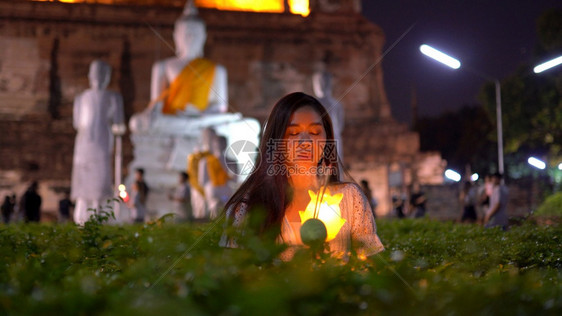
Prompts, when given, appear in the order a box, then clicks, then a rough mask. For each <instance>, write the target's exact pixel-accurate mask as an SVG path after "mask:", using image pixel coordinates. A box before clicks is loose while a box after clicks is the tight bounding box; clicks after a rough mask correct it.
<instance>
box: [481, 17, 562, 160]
mask: <svg viewBox="0 0 562 316" xmlns="http://www.w3.org/2000/svg"><path fill="white" fill-rule="evenodd" d="M537 32H538V37H539V40H540V43H539V46H538V47H537V48H536V50H535V56H536V57H535V58H534V60H533V61H532V62H533V63H532V64H526V65H522V66H520V67H519V68H518V69H517V70H516V71H515V72H514V73H513V74H512V75H510V76H509V77H507V78H506V79H504V80H502V82H501V87H502V110H503V113H502V119H503V133H504V144H505V145H504V151H505V154H506V162H507V161H508V159H511V160H515V161H513V162H514V163H516V162H519V163H524V161H526V157H528V156H530V155H535V156H540V157H542V158H543V159H546V160H547V161H548V162H549V163H550V165H551V166H554V165H558V163H560V162H561V161H562V98H561V97H562V69H561V68H557V69H552V70H549V71H547V72H545V73H541V74H534V73H532V65H536V64H539V63H541V62H543V61H545V60H548V59H550V58H552V57H555V53H558V54H559V53H560V51H562V10H561V9H553V10H549V11H547V12H545V13H544V14H543V15H542V16H541V17H540V18H539V19H538V21H537ZM481 100H482V103H483V105H484V108H485V109H486V110H487V112H488V114H489V116H490V117H492V118H493V119H494V120H495V90H494V84H493V83H488V84H486V85H485V86H484V87H483V89H482V92H481ZM522 159H523V160H524V161H523V162H522V161H521V160H522Z"/></svg>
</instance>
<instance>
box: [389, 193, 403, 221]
mask: <svg viewBox="0 0 562 316" xmlns="http://www.w3.org/2000/svg"><path fill="white" fill-rule="evenodd" d="M405 201H406V198H405V197H404V196H398V195H396V194H394V195H393V196H392V208H393V210H394V213H396V216H397V217H398V218H404V217H406V215H405V214H404V202H405Z"/></svg>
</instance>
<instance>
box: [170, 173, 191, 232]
mask: <svg viewBox="0 0 562 316" xmlns="http://www.w3.org/2000/svg"><path fill="white" fill-rule="evenodd" d="M168 198H169V199H170V200H172V201H173V204H174V214H175V215H176V221H180V222H185V221H190V220H191V219H192V214H191V186H190V185H189V176H188V175H187V173H186V172H180V174H179V183H178V186H177V187H176V188H175V190H174V192H173V193H170V195H169V196H168Z"/></svg>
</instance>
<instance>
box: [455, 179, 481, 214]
mask: <svg viewBox="0 0 562 316" xmlns="http://www.w3.org/2000/svg"><path fill="white" fill-rule="evenodd" d="M459 200H460V202H461V204H462V215H461V219H460V222H461V223H464V222H465V221H468V222H470V223H474V222H476V219H477V215H476V204H477V203H478V192H477V190H476V187H475V186H474V185H472V182H470V181H466V182H465V183H464V186H463V189H462V190H461V193H460V195H459Z"/></svg>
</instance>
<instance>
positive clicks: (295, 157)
mask: <svg viewBox="0 0 562 316" xmlns="http://www.w3.org/2000/svg"><path fill="white" fill-rule="evenodd" d="M284 140H285V141H286V164H287V165H288V166H295V165H298V166H303V167H315V166H316V165H317V164H318V161H320V157H322V152H323V150H324V146H325V142H326V130H325V129H324V125H323V124H322V118H321V117H320V114H318V112H316V111H315V110H314V109H313V108H312V107H309V106H305V107H302V108H299V109H298V110H296V111H295V112H294V113H293V114H292V115H291V118H290V120H289V125H288V126H287V129H286V130H285V137H284ZM303 171H305V172H306V170H303Z"/></svg>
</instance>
